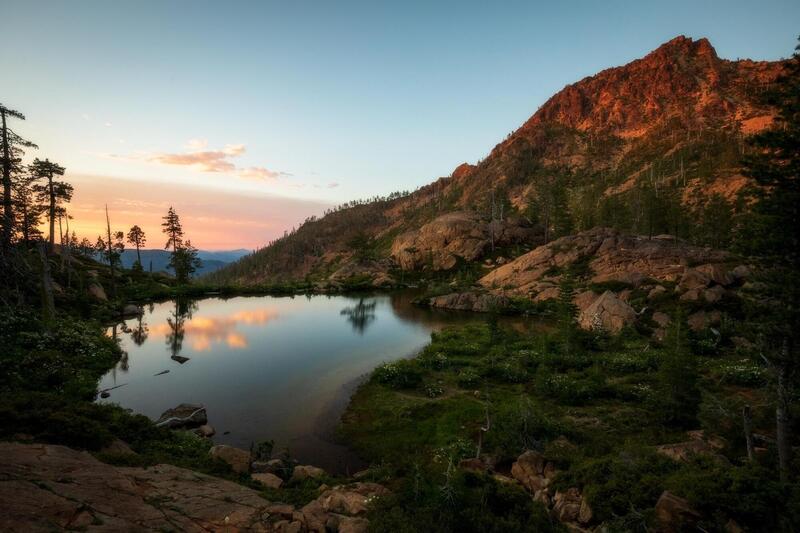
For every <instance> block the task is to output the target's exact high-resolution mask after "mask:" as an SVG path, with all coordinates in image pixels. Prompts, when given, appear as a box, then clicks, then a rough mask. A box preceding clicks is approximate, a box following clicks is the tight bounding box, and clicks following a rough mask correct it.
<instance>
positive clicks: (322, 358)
mask: <svg viewBox="0 0 800 533" xmlns="http://www.w3.org/2000/svg"><path fill="white" fill-rule="evenodd" d="M414 298H415V295H414V294H413V293H411V294H409V293H392V294H378V293H376V294H370V295H363V296H360V297H349V296H339V295H324V296H322V295H319V296H308V295H307V296H306V297H305V298H300V297H296V298H288V297H285V298H282V297H269V296H263V297H235V298H228V299H223V298H209V299H205V300H199V301H189V300H182V301H177V302H176V301H169V302H162V303H157V304H155V305H150V306H145V309H144V311H145V313H144V315H143V316H142V317H131V318H129V319H127V320H126V322H125V324H124V325H118V326H117V327H115V328H111V327H110V328H109V332H108V334H109V336H117V335H118V336H119V337H120V339H119V340H120V346H121V348H122V349H123V350H124V351H125V352H126V355H125V356H124V357H123V360H121V361H120V363H119V365H118V366H117V367H116V368H115V369H114V370H113V371H111V372H109V373H108V374H107V375H106V376H105V377H103V379H102V380H101V383H100V385H99V388H100V389H101V390H106V391H108V392H109V393H110V394H108V395H107V397H104V398H102V399H101V401H104V402H116V403H119V404H120V405H122V406H123V407H127V408H131V409H133V410H134V411H136V412H137V413H142V414H144V415H146V416H149V417H151V418H154V419H155V418H158V416H159V415H160V414H161V413H162V412H164V411H165V410H166V409H168V408H171V407H174V406H176V405H178V404H180V403H201V404H203V405H205V406H206V408H207V410H208V414H209V422H210V423H211V424H212V425H214V426H215V428H216V429H217V436H216V437H214V440H215V442H217V443H220V444H231V445H234V446H238V447H240V448H245V449H246V448H249V446H250V444H251V442H253V441H258V440H266V439H273V440H275V441H276V443H278V445H279V446H281V447H282V446H288V447H289V449H290V450H291V452H292V455H293V456H294V457H296V458H298V459H300V460H301V461H306V462H308V463H311V464H318V465H320V466H323V467H326V468H328V469H329V470H331V471H334V472H335V471H344V469H345V467H348V468H349V467H350V466H352V465H350V464H349V463H347V462H346V461H347V460H349V459H347V458H346V455H343V452H342V451H341V450H340V448H337V447H336V445H333V444H330V443H328V442H327V440H326V439H327V437H326V436H325V435H327V433H326V432H328V431H331V432H332V431H333V429H332V427H333V426H334V425H335V423H336V420H338V417H339V415H340V414H341V412H342V410H343V409H344V406H345V405H346V404H347V399H348V397H349V394H350V393H349V391H351V390H352V387H354V386H355V383H357V380H358V378H359V376H363V375H365V374H366V373H367V372H369V371H370V370H372V369H373V368H375V366H377V365H379V364H381V363H383V362H386V361H392V360H395V359H398V358H402V357H408V356H409V355H411V354H413V353H414V352H415V351H417V350H419V349H421V348H422V347H423V346H424V345H425V344H426V343H427V342H428V340H429V338H430V333H431V331H435V330H438V329H439V328H441V327H443V326H446V325H450V324H458V323H465V322H471V321H472V322H474V321H482V320H484V317H482V316H480V315H476V314H471V313H453V312H446V311H439V310H433V309H426V308H424V307H417V306H414V305H412V304H411V302H412V300H413V299H414ZM502 318H503V319H505V318H506V317H502ZM522 320H524V321H530V319H522ZM127 354H130V355H129V356H128V355H127ZM184 357H186V358H191V360H190V361H188V362H185V361H184V363H185V364H179V363H180V359H181V358H184ZM170 358H172V359H170ZM187 360H188V359H187ZM122 372H125V374H124V378H121V377H120V382H119V383H118V382H117V377H118V376H120V375H121V373H122ZM123 382H124V383H123ZM122 385H124V386H122ZM348 387H349V388H348Z"/></svg>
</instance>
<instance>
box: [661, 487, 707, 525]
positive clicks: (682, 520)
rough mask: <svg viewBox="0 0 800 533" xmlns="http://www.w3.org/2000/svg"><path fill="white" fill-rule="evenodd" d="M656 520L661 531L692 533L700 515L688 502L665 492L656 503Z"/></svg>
mask: <svg viewBox="0 0 800 533" xmlns="http://www.w3.org/2000/svg"><path fill="white" fill-rule="evenodd" d="M656 520H657V521H658V523H659V526H660V531H664V532H665V533H678V532H680V531H692V530H693V529H694V527H693V526H694V525H695V524H696V523H697V521H698V520H700V514H699V513H698V512H697V511H695V510H694V509H693V508H692V506H691V505H689V502H688V501H687V500H685V499H683V498H681V497H679V496H676V495H674V494H672V493H671V492H669V491H666V490H665V491H664V492H663V493H661V496H660V497H659V498H658V502H656Z"/></svg>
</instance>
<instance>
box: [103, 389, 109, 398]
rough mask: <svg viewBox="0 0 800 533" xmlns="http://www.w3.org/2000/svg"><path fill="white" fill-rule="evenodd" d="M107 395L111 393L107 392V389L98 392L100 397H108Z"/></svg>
mask: <svg viewBox="0 0 800 533" xmlns="http://www.w3.org/2000/svg"><path fill="white" fill-rule="evenodd" d="M109 396H111V393H110V392H108V391H107V390H104V391H103V392H101V393H100V397H101V398H108V397H109Z"/></svg>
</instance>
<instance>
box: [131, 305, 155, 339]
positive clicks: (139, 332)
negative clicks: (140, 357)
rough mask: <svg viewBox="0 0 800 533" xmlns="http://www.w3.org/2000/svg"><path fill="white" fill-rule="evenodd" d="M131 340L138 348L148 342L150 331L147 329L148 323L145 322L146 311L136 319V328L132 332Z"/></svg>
mask: <svg viewBox="0 0 800 533" xmlns="http://www.w3.org/2000/svg"><path fill="white" fill-rule="evenodd" d="M151 313H152V311H151ZM130 334H131V340H132V341H133V342H134V344H136V346H141V345H142V344H144V341H146V340H147V337H148V335H149V334H150V330H149V329H148V328H147V323H146V322H145V321H144V310H142V312H141V313H139V316H138V317H136V327H134V328H133V329H131V330H130Z"/></svg>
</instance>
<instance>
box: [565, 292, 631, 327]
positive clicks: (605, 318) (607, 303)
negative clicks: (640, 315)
mask: <svg viewBox="0 0 800 533" xmlns="http://www.w3.org/2000/svg"><path fill="white" fill-rule="evenodd" d="M635 320H636V311H634V310H633V307H631V306H630V305H628V303H627V302H624V301H622V300H620V299H619V298H617V296H616V295H615V294H614V293H613V292H611V291H606V292H604V293H603V294H601V295H600V297H599V298H597V299H596V300H595V301H594V302H592V304H591V305H590V306H588V307H587V308H586V309H585V310H584V311H583V312H581V313H580V315H579V316H578V323H579V324H580V326H581V327H582V328H583V329H587V330H592V329H597V328H598V327H602V328H603V329H604V330H605V331H608V332H610V333H619V331H620V330H622V328H624V327H625V326H627V325H629V324H632V323H633V322H634V321H635Z"/></svg>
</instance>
